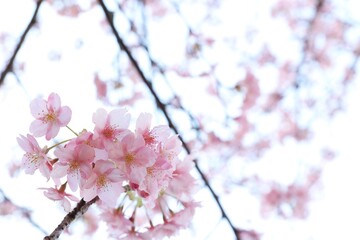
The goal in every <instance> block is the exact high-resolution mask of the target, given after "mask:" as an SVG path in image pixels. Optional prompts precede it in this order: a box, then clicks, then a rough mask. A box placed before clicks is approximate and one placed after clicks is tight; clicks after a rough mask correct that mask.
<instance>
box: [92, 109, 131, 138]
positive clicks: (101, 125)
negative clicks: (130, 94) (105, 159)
mask: <svg viewBox="0 0 360 240" xmlns="http://www.w3.org/2000/svg"><path fill="white" fill-rule="evenodd" d="M92 119H93V122H94V124H95V129H94V139H97V138H98V139H99V140H100V141H101V142H102V143H104V144H106V143H111V142H113V141H116V140H118V139H120V138H121V136H122V133H125V132H126V129H127V128H128V126H129V122H130V115H128V114H127V113H126V110H125V109H124V108H122V109H115V110H112V111H111V112H109V114H108V113H107V111H106V110H105V109H103V108H100V109H98V110H97V111H96V112H95V113H94V115H93V118H92Z"/></svg>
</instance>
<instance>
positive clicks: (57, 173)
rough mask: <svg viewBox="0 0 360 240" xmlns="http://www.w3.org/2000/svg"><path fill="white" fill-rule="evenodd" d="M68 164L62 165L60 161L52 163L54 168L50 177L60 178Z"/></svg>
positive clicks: (65, 172)
mask: <svg viewBox="0 0 360 240" xmlns="http://www.w3.org/2000/svg"><path fill="white" fill-rule="evenodd" d="M68 168H69V166H68V165H63V164H61V163H59V162H58V163H56V164H55V165H54V168H53V170H52V172H51V177H52V178H62V177H64V176H65V175H66V174H67V170H68Z"/></svg>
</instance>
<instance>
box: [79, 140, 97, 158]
mask: <svg viewBox="0 0 360 240" xmlns="http://www.w3.org/2000/svg"><path fill="white" fill-rule="evenodd" d="M76 151H79V152H78V157H79V160H81V161H86V162H91V161H92V160H93V159H94V157H95V150H94V148H92V147H90V146H89V145H86V144H82V145H80V146H78V147H77V149H76Z"/></svg>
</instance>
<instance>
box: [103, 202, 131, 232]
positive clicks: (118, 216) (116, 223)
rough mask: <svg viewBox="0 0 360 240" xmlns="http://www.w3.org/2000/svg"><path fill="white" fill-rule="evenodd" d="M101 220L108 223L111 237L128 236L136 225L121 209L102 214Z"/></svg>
mask: <svg viewBox="0 0 360 240" xmlns="http://www.w3.org/2000/svg"><path fill="white" fill-rule="evenodd" d="M101 218H102V220H104V221H105V222H106V224H107V226H108V228H109V232H110V235H111V236H117V237H123V236H127V233H128V232H130V231H131V229H132V228H133V227H134V223H133V222H132V221H130V220H129V219H128V218H126V217H125V216H124V214H123V212H122V211H121V210H120V209H108V210H106V211H104V212H103V213H102V214H101Z"/></svg>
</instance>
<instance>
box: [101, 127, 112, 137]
mask: <svg viewBox="0 0 360 240" xmlns="http://www.w3.org/2000/svg"><path fill="white" fill-rule="evenodd" d="M102 134H103V135H104V136H105V137H106V138H109V139H113V137H114V129H113V128H112V127H106V128H105V129H104V130H103V132H102Z"/></svg>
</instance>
